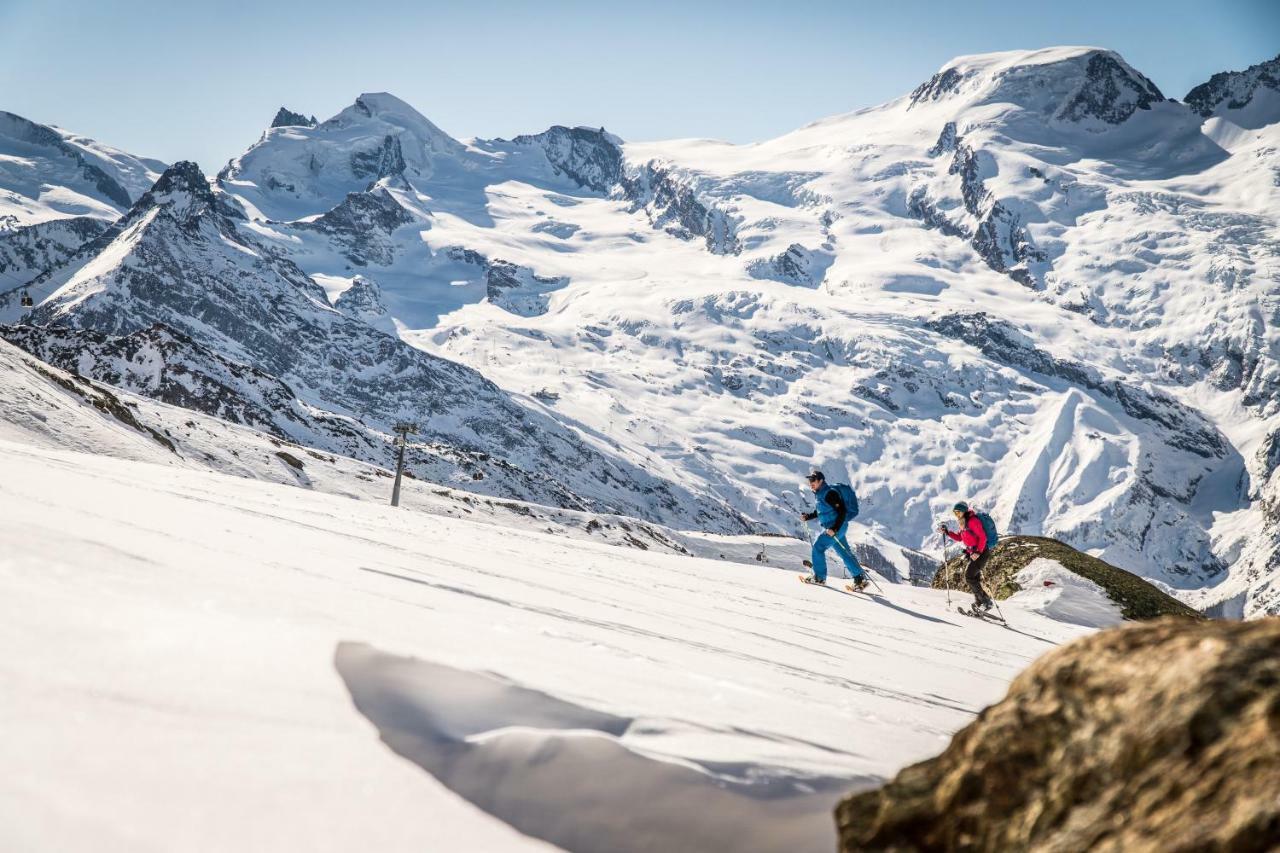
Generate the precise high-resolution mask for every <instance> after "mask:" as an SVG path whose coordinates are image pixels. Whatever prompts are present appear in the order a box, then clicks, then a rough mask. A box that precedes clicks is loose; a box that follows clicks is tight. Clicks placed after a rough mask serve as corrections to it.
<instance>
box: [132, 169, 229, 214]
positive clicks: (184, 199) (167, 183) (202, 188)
mask: <svg viewBox="0 0 1280 853" xmlns="http://www.w3.org/2000/svg"><path fill="white" fill-rule="evenodd" d="M155 207H159V208H162V209H163V210H165V211H166V212H167V213H168V214H169V215H170V216H171V217H173V218H174V219H176V220H178V221H179V222H183V223H189V222H191V221H193V220H195V219H197V218H198V217H200V216H202V215H203V214H205V213H208V212H212V211H216V212H218V213H222V214H227V215H235V214H234V211H233V210H232V209H231V208H230V207H229V206H228V205H227V204H226V202H225V201H223V200H221V199H219V198H218V197H217V196H216V195H214V192H213V188H212V187H211V186H210V185H209V180H208V178H206V177H205V176H204V172H202V171H200V166H199V165H197V164H196V163H195V162H194V161H192V160H179V161H178V162H177V163H174V164H173V165H172V166H170V167H169V168H168V169H165V170H164V174H162V175H161V176H160V179H159V180H157V181H156V182H155V185H154V186H153V187H152V188H151V189H149V190H147V192H146V193H144V194H143V196H142V198H140V199H138V203H137V204H135V205H134V206H133V210H132V211H130V215H131V216H133V215H136V214H137V213H138V212H140V211H147V210H150V209H152V208H155Z"/></svg>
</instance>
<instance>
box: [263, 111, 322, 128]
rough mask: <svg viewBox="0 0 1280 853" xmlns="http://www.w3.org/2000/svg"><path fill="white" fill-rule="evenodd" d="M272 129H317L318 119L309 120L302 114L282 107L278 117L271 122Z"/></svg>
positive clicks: (313, 117) (277, 114)
mask: <svg viewBox="0 0 1280 853" xmlns="http://www.w3.org/2000/svg"><path fill="white" fill-rule="evenodd" d="M271 126H272V127H315V126H316V117H315V116H312V117H311V118H307V117H306V116H304V115H302V114H301V113H295V112H294V111H293V110H290V109H287V108H285V107H281V108H280V110H279V112H277V113H276V117H275V118H273V119H272V120H271Z"/></svg>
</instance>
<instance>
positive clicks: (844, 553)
mask: <svg viewBox="0 0 1280 853" xmlns="http://www.w3.org/2000/svg"><path fill="white" fill-rule="evenodd" d="M836 539H838V540H839V541H840V547H839V548H837V549H836V550H837V551H839V552H840V559H841V560H844V567H845V568H846V569H848V570H849V577H851V578H853V579H854V580H857V579H858V578H860V577H862V566H861V565H859V564H858V558H857V556H855V555H854V553H853V548H851V547H849V540H848V539H846V538H845V531H844V530H837V531H836Z"/></svg>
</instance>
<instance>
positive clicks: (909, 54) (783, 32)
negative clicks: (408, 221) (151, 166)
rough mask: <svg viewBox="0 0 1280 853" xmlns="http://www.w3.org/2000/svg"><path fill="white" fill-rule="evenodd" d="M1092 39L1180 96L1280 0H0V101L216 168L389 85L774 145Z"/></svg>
mask: <svg viewBox="0 0 1280 853" xmlns="http://www.w3.org/2000/svg"><path fill="white" fill-rule="evenodd" d="M1054 44H1092V45H1099V46H1103V47H1110V48H1113V49H1115V50H1118V51H1119V52H1120V53H1121V54H1122V55H1124V57H1125V58H1126V59H1128V60H1129V62H1130V63H1132V64H1133V65H1134V66H1135V67H1137V68H1138V69H1139V70H1140V71H1142V72H1143V73H1145V74H1147V76H1149V77H1151V78H1152V79H1153V80H1154V81H1155V82H1156V84H1157V85H1158V86H1160V88H1161V89H1162V90H1163V91H1164V92H1165V94H1166V95H1168V96H1170V97H1181V96H1182V95H1184V94H1185V93H1186V91H1187V89H1188V88H1190V87H1191V86H1192V85H1194V84H1196V83H1199V82H1202V81H1203V80H1204V79H1206V78H1207V77H1208V76H1209V75H1210V74H1212V73H1213V72H1215V71H1221V70H1227V69H1239V68H1244V67H1246V66H1248V65H1251V64H1253V63H1256V62H1259V61H1262V60H1264V59H1268V58H1271V57H1273V56H1275V55H1276V54H1277V53H1280V0H1216V2H1210V0H1196V2H1188V1H1187V0H1163V2H1125V0H1110V1H1109V2H1098V1H1097V0H1069V2H1068V0H1061V2H1056V3H1037V2H1017V0H1014V1H1013V2H1010V0H1001V2H986V0H951V2H943V3H924V2H914V0H893V2H885V0H881V2H874V3H863V2H845V3H838V2H816V0H814V2H809V0H790V2H785V3H781V2H779V3H751V2H739V3H730V2H696V0H685V2H667V0H653V2H645V3H634V4H629V3H607V2H597V3H585V2H559V3H557V2H554V0H542V2H523V3H518V2H505V1H504V0H488V2H467V3H432V2H399V0H372V2H367V3H358V2H351V0H345V2H342V3H332V2H325V0H312V2H305V3H304V2H296V3H294V2H288V3H283V2H282V3H269V2H261V3H253V2H220V3H214V2H195V0H192V2H168V3H160V2H129V0H121V2H105V0H103V1H102V2H70V0H66V1H65V2H64V1H63V0H32V2H28V0H0V109H3V110H9V111H11V112H15V113H18V114H19V115H23V116H26V117H27V118H30V119H33V120H35V121H39V122H45V123H53V124H58V125H60V126H62V127H65V128H67V129H69V130H73V131H75V132H77V133H82V134H85V135H88V136H92V137H95V138H97V139H99V140H101V141H103V142H105V143H107V144H109V145H114V146H116V147H118V148H123V149H125V150H127V151H130V152H132V153H135V154H142V155H147V156H152V157H158V158H160V159H163V160H167V161H170V162H172V161H174V160H178V159H195V160H196V161H198V162H199V163H200V165H201V166H202V167H203V168H204V169H205V171H207V172H213V171H216V170H217V169H218V168H220V167H221V165H222V164H223V163H225V162H226V160H227V159H229V158H230V157H232V156H234V155H236V154H238V153H239V152H241V151H242V150H243V149H245V148H246V147H248V146H249V145H250V144H252V143H253V142H254V141H255V140H256V139H257V138H258V136H259V135H260V134H261V132H262V130H263V128H265V127H266V126H267V124H268V123H269V122H270V120H271V117H272V116H273V115H274V113H275V111H276V109H277V108H278V107H279V106H281V105H287V106H289V107H290V108H292V109H294V110H298V111H301V112H305V113H308V114H311V113H314V114H315V115H316V116H317V117H319V118H320V119H322V120H323V119H325V118H327V117H329V116H331V115H333V114H334V113H336V112H337V111H338V110H340V109H342V107H344V106H346V105H347V104H349V103H350V102H351V101H352V100H354V98H355V96H356V95H358V94H359V93H361V92H366V91H389V92H392V93H393V94H396V95H398V96H400V97H401V98H403V99H404V100H406V101H408V102H409V103H411V104H413V105H414V106H415V107H417V108H418V109H419V110H420V111H421V112H422V113H423V114H424V115H426V116H427V117H428V118H430V119H431V120H432V121H434V122H435V123H436V124H438V125H440V126H441V127H442V128H444V129H445V130H446V131H448V132H449V133H451V134H453V135H454V136H458V137H467V136H486V137H489V136H512V135H515V134H518V133H526V132H536V131H538V130H543V129H545V128H546V127H547V126H549V125H551V124H589V125H603V126H605V127H606V128H608V129H609V130H611V131H613V132H615V133H617V134H619V135H620V136H622V137H623V138H625V139H635V140H642V139H665V138H674V137H686V136H709V137H716V138H720V139H727V140H731V141H734V142H749V141H753V140H757V139H766V138H769V137H772V136H776V135H778V134H781V133H785V132H786V131H788V130H791V129H794V128H796V127H799V126H800V125H803V124H806V123H808V122H810V121H813V120H814V119H817V118H821V117H823V116H826V115H832V114H835V113H842V112H847V111H849V110H852V109H857V108H859V107H864V106H870V105H873V104H877V103H881V102H883V101H886V100H889V99H891V98H893V97H896V96H898V95H900V94H903V93H904V92H907V91H909V90H910V89H912V88H913V87H914V86H915V85H916V84H917V83H919V82H920V81H921V80H924V79H926V78H927V77H928V76H929V75H930V74H932V73H933V72H934V71H935V70H936V69H937V68H938V66H940V65H942V64H943V63H944V62H946V61H947V60H948V59H950V58H951V57H953V56H956V55H959V54H966V53H981V52H986V51H993V50H1010V49H1017V48H1033V47H1044V46H1048V45H1054Z"/></svg>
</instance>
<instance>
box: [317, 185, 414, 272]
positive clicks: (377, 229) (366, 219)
mask: <svg viewBox="0 0 1280 853" xmlns="http://www.w3.org/2000/svg"><path fill="white" fill-rule="evenodd" d="M413 221H414V217H413V214H411V213H409V211H407V210H405V209H404V207H403V206H402V205H401V204H400V203H399V202H398V201H396V200H395V199H394V198H393V197H392V196H391V193H389V192H387V190H386V189H385V188H382V187H378V188H376V189H373V190H370V191H367V192H360V193H348V194H347V197H346V199H344V200H343V202H342V203H341V204H339V205H338V206H337V207H335V208H333V209H332V210H330V211H328V212H327V213H325V214H323V215H321V216H319V217H317V218H316V219H314V220H312V221H310V222H296V223H294V227H296V228H301V229H304V230H309V231H319V232H320V233H322V234H326V235H328V236H329V237H330V238H331V239H332V240H333V243H334V246H335V247H336V248H337V249H338V250H339V251H341V252H342V255H343V257H345V258H346V259H347V260H349V261H351V263H353V264H355V265H356V266H361V267H363V266H368V265H369V264H378V265H381V266H390V265H391V264H392V263H393V262H394V261H395V245H394V243H393V242H392V240H391V235H392V233H393V232H394V231H395V230H396V229H397V228H399V227H400V226H401V225H408V224H409V223H410V222H413Z"/></svg>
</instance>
